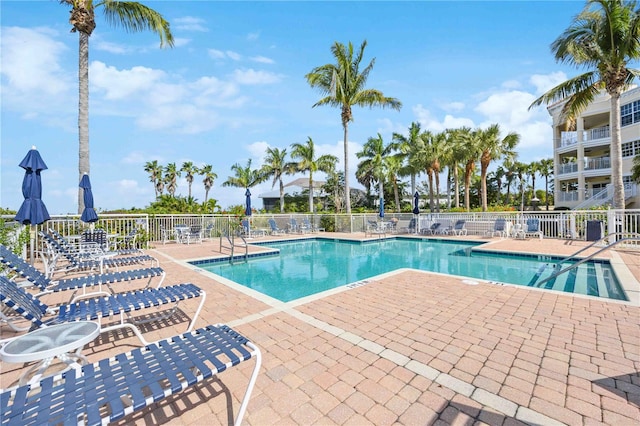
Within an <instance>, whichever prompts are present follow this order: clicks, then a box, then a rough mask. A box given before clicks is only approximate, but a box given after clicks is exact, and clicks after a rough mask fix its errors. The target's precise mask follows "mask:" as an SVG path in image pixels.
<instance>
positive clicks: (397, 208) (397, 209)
mask: <svg viewBox="0 0 640 426" xmlns="http://www.w3.org/2000/svg"><path fill="white" fill-rule="evenodd" d="M393 195H394V196H395V198H396V211H397V212H398V213H400V194H399V193H398V181H397V180H396V179H394V180H393Z"/></svg>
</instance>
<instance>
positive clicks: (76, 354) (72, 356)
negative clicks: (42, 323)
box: [0, 321, 100, 385]
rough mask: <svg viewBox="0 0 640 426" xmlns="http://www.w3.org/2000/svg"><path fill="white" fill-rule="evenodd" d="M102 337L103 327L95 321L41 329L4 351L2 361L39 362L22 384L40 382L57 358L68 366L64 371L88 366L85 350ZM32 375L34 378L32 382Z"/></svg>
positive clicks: (23, 377) (22, 377)
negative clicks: (83, 351) (97, 338)
mask: <svg viewBox="0 0 640 426" xmlns="http://www.w3.org/2000/svg"><path fill="white" fill-rule="evenodd" d="M99 334H100V324H99V323H97V322H93V321H76V322H70V323H65V324H57V325H52V326H49V327H43V328H39V329H37V330H34V331H31V332H29V333H27V334H24V335H22V336H19V337H16V338H15V339H14V340H12V341H11V342H9V343H7V344H6V345H4V346H3V347H2V348H0V359H2V360H3V361H6V362H11V363H25V362H32V361H38V362H37V363H36V364H35V365H33V366H31V367H30V368H29V369H27V370H26V371H25V372H24V373H23V374H22V375H21V376H20V380H19V382H18V384H20V385H23V384H26V383H29V382H36V381H37V380H39V379H40V378H41V377H42V376H43V374H44V373H45V371H46V370H47V369H48V368H49V366H50V365H51V363H52V362H53V361H54V360H55V359H56V358H58V359H59V360H60V361H62V362H63V363H65V364H66V365H67V367H66V369H65V370H64V371H66V370H69V369H70V368H78V367H80V366H81V365H85V364H87V358H86V357H85V356H84V355H82V354H81V351H82V348H83V347H84V345H86V344H87V343H89V342H91V341H92V340H93V339H95V338H96V337H98V335H99ZM32 373H33V377H31V379H28V378H29V376H31V375H32Z"/></svg>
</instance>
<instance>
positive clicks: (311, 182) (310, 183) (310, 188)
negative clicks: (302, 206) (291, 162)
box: [309, 170, 313, 214]
mask: <svg viewBox="0 0 640 426" xmlns="http://www.w3.org/2000/svg"><path fill="white" fill-rule="evenodd" d="M309 212H310V213H311V214H313V173H311V170H309Z"/></svg>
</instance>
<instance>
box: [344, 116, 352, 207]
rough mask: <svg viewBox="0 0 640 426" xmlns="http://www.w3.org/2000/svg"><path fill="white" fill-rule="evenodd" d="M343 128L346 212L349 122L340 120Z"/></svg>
mask: <svg viewBox="0 0 640 426" xmlns="http://www.w3.org/2000/svg"><path fill="white" fill-rule="evenodd" d="M342 127H343V128H344V199H345V205H346V207H347V209H346V213H347V214H350V213H351V191H350V189H349V123H348V122H346V121H344V120H343V122H342Z"/></svg>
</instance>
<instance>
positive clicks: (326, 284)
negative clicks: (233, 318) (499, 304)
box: [192, 238, 626, 302]
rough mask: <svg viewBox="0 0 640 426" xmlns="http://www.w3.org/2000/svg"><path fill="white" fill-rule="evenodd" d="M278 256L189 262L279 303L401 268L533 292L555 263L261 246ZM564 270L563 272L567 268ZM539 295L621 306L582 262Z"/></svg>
mask: <svg viewBox="0 0 640 426" xmlns="http://www.w3.org/2000/svg"><path fill="white" fill-rule="evenodd" d="M262 245H264V246H267V247H271V248H276V249H278V250H279V251H280V253H279V254H275V255H271V256H260V257H255V258H250V260H249V261H248V262H244V261H242V262H240V261H236V262H235V263H234V264H233V265H231V264H229V262H228V261H226V262H221V261H217V262H214V261H197V262H192V263H193V264H195V265H197V266H198V267H200V268H203V269H205V270H207V271H209V272H213V273H215V274H218V275H220V276H222V277H224V278H227V279H229V280H231V281H234V282H236V283H238V284H241V285H243V286H246V287H249V288H252V289H254V290H256V291H259V292H261V293H264V294H266V295H268V296H271V297H273V298H276V299H278V300H280V301H283V302H288V301H291V300H295V299H298V298H300V297H304V296H308V295H311V294H315V293H319V292H322V291H325V290H329V289H332V288H336V287H339V286H343V285H346V284H349V283H354V282H357V281H361V280H365V279H367V278H371V277H373V276H376V275H380V274H383V273H385V272H390V271H393V270H396V269H400V268H413V269H420V270H424V271H432V272H440V273H444V274H450V275H459V276H465V277H471V278H479V279H483V280H488V281H494V282H499V283H510V284H519V285H525V286H537V284H538V283H540V282H541V281H542V280H544V279H545V278H546V277H549V276H550V275H551V273H552V272H553V266H554V265H555V263H556V262H557V261H558V260H560V258H553V257H550V256H538V255H535V256H534V255H514V254H506V253H499V254H496V253H489V252H483V251H477V250H472V249H473V247H475V246H477V245H478V244H477V243H468V242H460V241H442V240H430V239H411V238H395V239H382V240H377V241H370V242H359V241H347V240H327V239H308V240H295V241H288V242H279V243H276V242H270V243H268V244H262ZM565 266H566V265H565ZM542 287H543V288H546V289H549V290H559V291H565V292H570V293H578V294H586V295H591V296H599V297H606V298H611V299H619V300H626V297H625V295H624V291H622V289H621V287H620V285H619V284H618V282H617V280H616V277H615V274H614V273H613V270H612V269H611V266H610V265H609V264H608V263H606V262H597V261H596V262H589V263H585V264H583V265H581V266H579V267H578V268H576V269H575V270H573V272H571V273H566V274H563V275H561V276H559V277H558V278H557V279H555V280H552V281H549V282H547V283H545V284H542Z"/></svg>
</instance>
